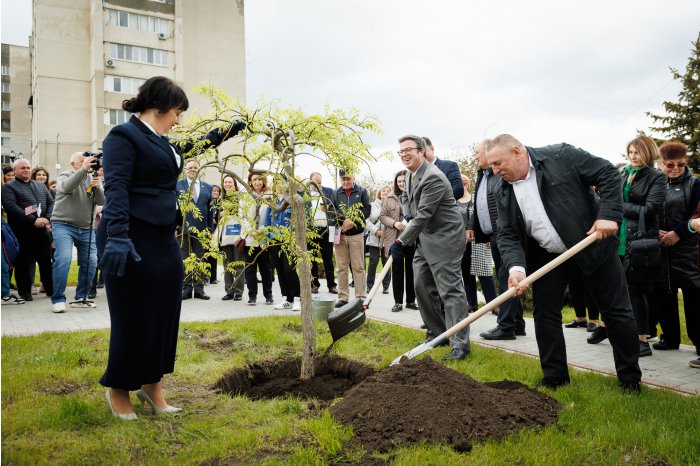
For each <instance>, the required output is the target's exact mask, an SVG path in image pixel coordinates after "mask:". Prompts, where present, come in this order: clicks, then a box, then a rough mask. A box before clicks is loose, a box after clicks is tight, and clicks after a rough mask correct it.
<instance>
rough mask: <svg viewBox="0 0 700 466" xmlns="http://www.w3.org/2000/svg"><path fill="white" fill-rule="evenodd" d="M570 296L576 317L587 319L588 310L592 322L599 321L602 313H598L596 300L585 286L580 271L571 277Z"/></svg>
mask: <svg viewBox="0 0 700 466" xmlns="http://www.w3.org/2000/svg"><path fill="white" fill-rule="evenodd" d="M569 295H570V297H571V307H573V308H574V312H575V313H576V317H579V318H581V317H582V318H586V308H587V309H588V318H589V319H590V320H598V317H600V312H599V311H598V307H597V306H596V303H595V300H594V299H593V297H592V296H591V292H590V291H589V290H588V289H587V288H586V287H585V286H584V284H583V277H581V274H580V273H579V272H578V270H576V272H575V273H574V274H573V275H572V276H571V281H570V282H569Z"/></svg>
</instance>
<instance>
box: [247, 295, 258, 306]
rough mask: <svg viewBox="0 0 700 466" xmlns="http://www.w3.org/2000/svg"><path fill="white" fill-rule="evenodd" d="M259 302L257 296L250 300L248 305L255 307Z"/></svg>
mask: <svg viewBox="0 0 700 466" xmlns="http://www.w3.org/2000/svg"><path fill="white" fill-rule="evenodd" d="M257 300H258V299H257V298H256V297H255V296H253V297H251V298H248V304H250V305H251V306H255V303H256V301H257Z"/></svg>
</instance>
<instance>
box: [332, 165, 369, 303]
mask: <svg viewBox="0 0 700 466" xmlns="http://www.w3.org/2000/svg"><path fill="white" fill-rule="evenodd" d="M338 173H339V175H340V187H339V188H338V189H337V190H336V191H335V192H334V193H333V208H332V209H331V211H330V212H329V213H328V214H329V215H328V224H329V225H331V226H334V231H335V230H338V229H339V230H340V231H341V234H340V242H339V243H338V244H336V245H335V261H336V263H337V266H338V301H337V302H336V303H335V307H343V306H344V305H346V304H347V303H348V300H349V299H350V283H349V278H348V275H349V274H348V267H352V273H353V279H354V280H355V297H356V298H360V299H363V298H364V297H365V291H366V290H365V287H366V277H365V241H364V232H365V219H366V218H367V217H369V215H370V213H371V211H372V205H371V204H370V202H369V194H367V190H366V189H365V188H363V187H362V186H360V185H358V184H356V183H355V177H354V176H351V175H350V174H349V173H345V171H344V170H340V171H339V172H338Z"/></svg>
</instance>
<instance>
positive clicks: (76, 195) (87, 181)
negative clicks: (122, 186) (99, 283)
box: [51, 152, 105, 313]
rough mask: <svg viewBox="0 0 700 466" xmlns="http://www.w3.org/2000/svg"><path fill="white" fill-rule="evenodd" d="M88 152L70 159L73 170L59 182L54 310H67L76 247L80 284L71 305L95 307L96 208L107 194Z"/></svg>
mask: <svg viewBox="0 0 700 466" xmlns="http://www.w3.org/2000/svg"><path fill="white" fill-rule="evenodd" d="M87 155H88V153H87V152H85V153H83V152H76V153H74V154H73V155H72V156H71V158H70V166H71V170H68V171H65V172H63V173H61V174H60V175H58V181H57V183H56V205H55V207H54V211H53V218H52V219H51V224H52V226H53V238H54V242H55V243H56V253H55V254H54V262H53V289H54V294H53V296H51V303H52V306H53V307H52V311H53V312H55V313H61V312H65V311H66V295H65V292H66V281H67V279H68V270H69V269H70V263H71V259H72V257H73V246H75V247H76V249H77V250H78V267H79V268H78V286H77V288H76V290H75V297H74V298H73V301H71V303H70V305H71V307H74V308H93V307H95V303H93V302H92V301H89V300H88V294H89V292H90V287H91V286H92V280H93V278H94V276H95V270H96V269H97V248H96V246H95V234H94V232H93V227H94V220H95V215H94V210H93V207H95V206H98V205H103V204H104V202H105V193H104V189H103V188H102V181H101V180H100V178H99V177H98V176H94V175H93V173H92V169H93V167H94V166H95V163H96V158H95V157H93V156H87Z"/></svg>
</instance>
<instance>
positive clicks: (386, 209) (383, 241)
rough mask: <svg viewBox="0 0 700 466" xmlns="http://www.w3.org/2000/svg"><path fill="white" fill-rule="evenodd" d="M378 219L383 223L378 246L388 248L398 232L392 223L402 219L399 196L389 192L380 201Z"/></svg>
mask: <svg viewBox="0 0 700 466" xmlns="http://www.w3.org/2000/svg"><path fill="white" fill-rule="evenodd" d="M379 221H380V222H382V224H383V225H384V233H383V234H382V237H381V238H380V246H381V247H383V248H385V250H388V248H390V247H391V245H392V244H394V241H396V237H397V236H398V233H399V230H397V229H396V228H394V223H396V222H401V221H403V214H402V213H401V202H400V201H399V197H398V196H397V195H396V194H394V193H393V192H391V193H389V195H388V196H387V197H386V198H385V199H384V202H383V203H382V211H381V213H380V214H379Z"/></svg>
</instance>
